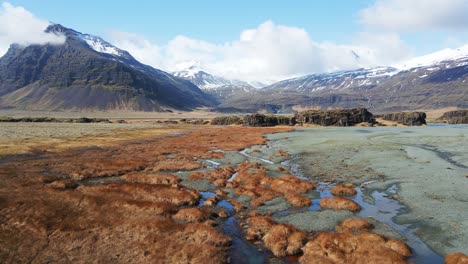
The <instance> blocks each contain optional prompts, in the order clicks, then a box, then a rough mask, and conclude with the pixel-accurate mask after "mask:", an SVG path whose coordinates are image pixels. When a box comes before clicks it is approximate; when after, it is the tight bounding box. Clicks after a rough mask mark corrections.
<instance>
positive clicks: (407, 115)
mask: <svg viewBox="0 0 468 264" xmlns="http://www.w3.org/2000/svg"><path fill="white" fill-rule="evenodd" d="M381 117H382V119H384V120H388V121H395V122H398V123H400V124H403V125H407V126H421V125H426V113H424V112H399V113H388V114H383V115H381Z"/></svg>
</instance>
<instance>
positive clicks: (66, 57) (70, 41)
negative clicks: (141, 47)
mask: <svg viewBox="0 0 468 264" xmlns="http://www.w3.org/2000/svg"><path fill="white" fill-rule="evenodd" d="M46 32H48V33H50V34H63V35H65V36H66V41H65V43H64V44H63V45H51V44H46V45H29V46H26V47H23V46H20V45H17V44H13V45H11V46H10V49H9V50H8V52H7V53H6V54H5V55H4V56H3V57H2V58H0V107H2V108H20V109H32V110H63V109H74V110H83V109H84V110H139V111H162V110H165V109H180V110H191V109H194V108H197V107H204V106H212V105H213V104H214V103H215V99H214V98H212V97H211V96H209V95H207V94H205V93H204V92H203V91H201V90H200V89H199V88H198V87H197V86H196V85H194V84H192V83H191V82H189V81H186V80H184V79H182V78H178V77H174V76H173V75H171V74H168V73H166V72H164V71H161V70H157V69H154V68H152V67H150V66H147V65H144V64H142V63H140V62H138V61H137V60H135V59H134V58H133V57H132V56H131V55H130V54H129V53H128V52H127V51H124V50H121V49H119V48H117V47H115V46H113V45H111V44H110V43H108V42H106V41H105V40H103V39H102V38H100V37H96V36H92V35H88V34H82V33H80V32H77V31H75V30H73V29H69V28H66V27H63V26H61V25H58V24H54V25H50V26H49V27H48V28H47V29H46Z"/></svg>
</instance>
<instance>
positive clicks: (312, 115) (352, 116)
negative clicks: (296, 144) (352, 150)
mask: <svg viewBox="0 0 468 264" xmlns="http://www.w3.org/2000/svg"><path fill="white" fill-rule="evenodd" d="M295 118H296V121H297V123H299V124H315V125H320V126H353V125H356V124H359V123H363V122H367V123H370V124H374V123H375V119H374V116H373V115H372V113H371V112H369V111H367V109H366V108H353V109H336V110H329V111H321V110H308V111H304V112H300V113H297V114H296V115H295Z"/></svg>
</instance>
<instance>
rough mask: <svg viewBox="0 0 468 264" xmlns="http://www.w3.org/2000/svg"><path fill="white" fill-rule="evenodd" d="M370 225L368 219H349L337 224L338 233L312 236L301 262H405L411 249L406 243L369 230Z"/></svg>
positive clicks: (304, 249)
mask: <svg viewBox="0 0 468 264" xmlns="http://www.w3.org/2000/svg"><path fill="white" fill-rule="evenodd" d="M370 228H372V225H371V224H370V223H369V222H368V221H367V220H366V219H362V218H349V219H346V220H345V221H343V223H342V224H341V225H340V226H337V227H336V231H337V232H338V233H331V232H321V233H319V234H318V235H317V237H315V238H313V239H310V240H309V242H307V244H306V245H305V246H304V247H303V248H302V251H303V252H304V255H303V256H302V257H301V258H300V259H299V262H300V263H337V264H338V263H406V259H407V258H408V257H410V256H411V250H410V249H409V247H408V246H407V245H406V244H405V243H403V242H401V241H399V240H395V239H388V238H386V237H384V236H382V235H378V234H373V233H369V232H367V230H368V229H370ZM356 231H358V232H356ZM355 232H356V233H355Z"/></svg>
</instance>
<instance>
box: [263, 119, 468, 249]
mask: <svg viewBox="0 0 468 264" xmlns="http://www.w3.org/2000/svg"><path fill="white" fill-rule="evenodd" d="M285 137H287V139H285ZM268 138H269V139H271V140H272V143H273V144H275V145H277V146H279V147H283V148H285V149H286V150H287V151H289V152H290V153H292V154H293V155H296V156H298V158H296V159H295V162H296V163H298V164H300V166H301V172H302V174H304V175H305V176H307V177H309V178H311V179H313V180H315V181H317V180H337V181H339V182H353V183H355V184H362V183H364V182H367V181H370V180H377V181H376V182H375V183H372V184H369V185H366V186H365V187H364V191H365V192H369V191H370V190H372V189H376V190H380V191H384V190H386V189H387V188H388V187H389V186H391V185H393V184H398V186H399V191H398V197H399V198H398V199H399V200H400V202H402V203H403V204H404V205H405V206H406V209H407V210H406V211H404V212H402V213H401V214H400V215H398V216H397V217H396V218H395V221H396V222H397V223H398V224H411V225H413V226H414V227H417V228H419V229H418V232H417V234H418V236H420V237H421V238H422V239H423V241H425V242H426V243H427V244H428V245H429V246H430V247H432V248H433V249H434V250H435V251H436V252H438V253H439V254H441V255H446V254H448V253H451V252H464V253H465V254H468V247H467V246H466V245H468V191H466V190H468V179H467V178H466V175H468V128H467V126H439V127H431V126H428V127H405V128H396V127H373V128H356V127H352V128H301V129H298V130H297V131H293V132H290V133H281V134H273V135H269V136H268Z"/></svg>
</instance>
